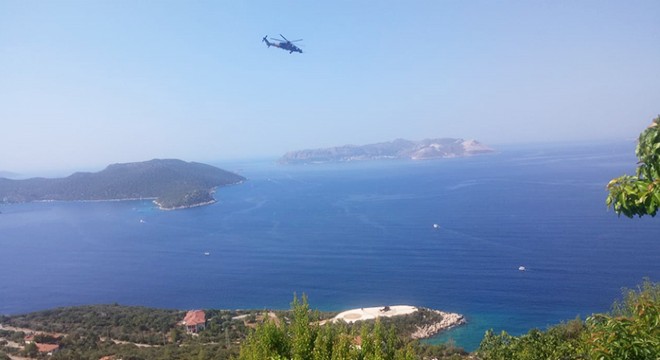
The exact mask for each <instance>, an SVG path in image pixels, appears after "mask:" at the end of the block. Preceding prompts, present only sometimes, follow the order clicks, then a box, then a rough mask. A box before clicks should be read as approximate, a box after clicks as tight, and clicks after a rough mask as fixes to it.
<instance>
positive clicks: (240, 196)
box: [0, 142, 660, 350]
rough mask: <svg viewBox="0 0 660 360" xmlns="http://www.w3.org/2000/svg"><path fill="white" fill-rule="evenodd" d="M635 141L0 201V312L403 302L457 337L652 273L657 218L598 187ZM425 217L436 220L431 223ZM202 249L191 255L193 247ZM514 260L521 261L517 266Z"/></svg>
mask: <svg viewBox="0 0 660 360" xmlns="http://www.w3.org/2000/svg"><path fill="white" fill-rule="evenodd" d="M635 163H636V159H635V156H634V143H633V142H628V143H600V144H590V145H575V144H562V145H560V144H553V145H529V146H519V147H502V148H498V152H497V153H495V154H490V155H482V156H475V157H470V158H457V159H443V160H430V161H383V162H358V163H344V164H325V165H308V166H279V165H276V164H275V163H274V162H273V161H254V162H247V161H246V162H232V163H218V164H215V165H218V166H220V167H222V168H225V169H227V170H231V171H236V172H239V173H240V174H242V175H244V176H246V177H248V179H249V180H248V181H247V182H245V183H243V184H240V185H235V186H230V187H225V188H221V189H219V190H218V191H217V193H216V198H217V199H218V203H216V204H214V205H211V206H205V207H200V208H195V209H188V210H180V211H161V210H158V209H157V208H155V207H154V206H153V205H152V204H151V202H149V201H123V202H48V203H29V204H16V205H0V211H2V214H0V265H1V266H0V314H17V313H23V312H28V311H35V310H42V309H48V308H52V307H57V306H68V305H80V304H97V303H113V302H118V303H120V304H125V305H145V306H152V307H163V308H179V309H191V308H221V309H234V308H275V309H286V308H288V307H289V303H290V302H291V300H292V298H293V293H294V292H296V293H298V294H302V293H305V294H307V295H308V297H309V301H310V304H311V306H312V307H313V308H318V309H321V310H344V309H349V308H356V307H369V306H381V305H397V304H410V305H417V306H425V307H430V308H435V309H442V310H445V311H453V312H460V313H462V314H465V315H466V317H467V319H468V321H469V324H468V325H466V326H463V327H460V328H458V329H455V330H452V331H450V332H448V333H446V334H445V335H442V336H440V337H439V338H438V339H436V340H437V341H445V340H447V339H449V338H452V339H453V340H454V341H455V342H456V343H457V344H458V345H460V346H464V347H465V348H467V349H469V350H472V349H474V348H475V347H477V346H478V344H479V341H480V340H481V338H482V336H483V333H484V331H485V330H487V329H488V328H493V329H495V331H500V330H506V331H508V332H510V333H513V334H521V333H524V332H527V331H528V330H529V329H530V328H533V327H539V328H545V327H546V326H548V325H551V324H555V323H558V322H560V321H562V320H570V319H572V318H575V317H576V316H578V315H579V316H581V317H583V318H584V317H585V316H588V315H589V314H591V313H593V312H603V311H607V310H609V307H610V305H611V303H612V302H613V300H615V299H617V298H618V297H619V295H620V294H621V288H622V287H635V286H636V285H638V284H639V283H641V281H642V279H643V278H644V277H650V278H651V279H652V280H655V281H658V279H659V278H660V231H659V230H660V219H657V218H656V219H654V218H642V219H628V218H625V217H622V218H619V217H617V216H616V214H614V213H613V212H612V211H611V210H609V211H608V209H607V208H606V206H605V197H606V191H605V185H606V184H607V182H608V181H609V180H610V179H611V178H613V177H616V176H619V175H621V174H623V173H629V174H632V173H633V172H634V169H635ZM433 224H438V225H439V228H434V227H433ZM205 252H209V253H210V254H209V255H208V256H205V255H204V253H205ZM519 266H525V267H526V268H527V271H525V272H521V271H519V270H518V267H519Z"/></svg>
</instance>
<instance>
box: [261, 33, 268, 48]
mask: <svg viewBox="0 0 660 360" xmlns="http://www.w3.org/2000/svg"><path fill="white" fill-rule="evenodd" d="M261 41H263V42H265V43H266V45H268V47H270V43H269V42H268V35H266V36H264V38H263V39H261Z"/></svg>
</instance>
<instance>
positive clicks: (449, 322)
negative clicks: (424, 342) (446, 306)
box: [410, 309, 466, 339]
mask: <svg viewBox="0 0 660 360" xmlns="http://www.w3.org/2000/svg"><path fill="white" fill-rule="evenodd" d="M429 310H430V311H433V312H435V313H436V314H438V315H440V316H442V320H441V321H440V322H437V323H433V324H428V325H423V326H417V330H416V331H415V332H413V333H412V334H411V335H410V337H411V338H413V339H428V338H430V337H433V336H435V335H437V334H439V333H440V332H442V331H445V330H449V329H451V328H453V327H456V326H459V325H463V324H465V323H466V321H465V317H464V316H463V315H461V314H457V313H447V312H443V311H439V310H431V309H429Z"/></svg>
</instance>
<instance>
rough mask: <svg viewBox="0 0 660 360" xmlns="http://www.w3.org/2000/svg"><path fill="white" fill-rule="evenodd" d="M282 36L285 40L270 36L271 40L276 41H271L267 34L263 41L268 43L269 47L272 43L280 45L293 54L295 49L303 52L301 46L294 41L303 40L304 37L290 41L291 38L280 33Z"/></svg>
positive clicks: (279, 46)
mask: <svg viewBox="0 0 660 360" xmlns="http://www.w3.org/2000/svg"><path fill="white" fill-rule="evenodd" d="M280 36H281V37H282V39H284V40H282V39H275V38H270V39H271V40H273V41H274V42H270V41H268V35H266V36H264V38H263V39H262V41H263V42H265V43H266V45H268V47H271V45H272V46H275V47H278V48H280V49H282V50H287V51H288V52H289V54H293V52H294V51H296V52H299V53H301V54H302V50H301V49H300V48H299V47H297V46H296V45H294V44H293V43H294V42H296V41H301V40H302V39H298V40H293V41H289V39H287V38H285V37H284V35H282V34H280Z"/></svg>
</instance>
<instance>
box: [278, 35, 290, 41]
mask: <svg viewBox="0 0 660 360" xmlns="http://www.w3.org/2000/svg"><path fill="white" fill-rule="evenodd" d="M280 36H281V37H282V39H284V40H286V41H289V39H287V38H285V37H284V35H282V34H280Z"/></svg>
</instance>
